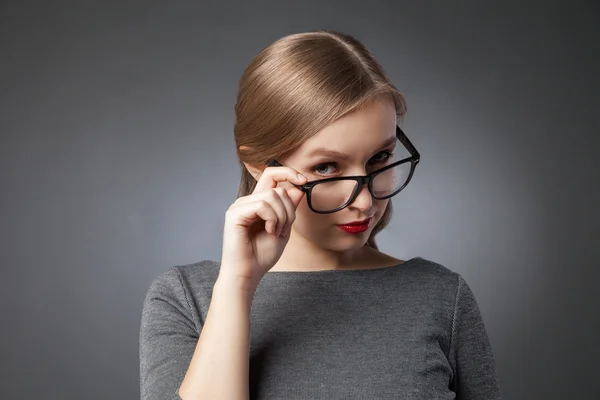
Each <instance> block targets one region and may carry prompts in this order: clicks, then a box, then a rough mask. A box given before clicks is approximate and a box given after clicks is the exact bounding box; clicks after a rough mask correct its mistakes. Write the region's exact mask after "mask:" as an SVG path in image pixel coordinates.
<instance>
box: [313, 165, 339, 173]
mask: <svg viewBox="0 0 600 400" xmlns="http://www.w3.org/2000/svg"><path fill="white" fill-rule="evenodd" d="M330 167H332V168H334V169H333V170H330V169H329V168H330ZM335 167H336V164H335V163H333V162H329V163H322V164H319V165H315V166H314V167H313V168H311V171H313V172H315V173H317V174H318V175H329V174H332V173H334V172H336V170H337V168H335Z"/></svg>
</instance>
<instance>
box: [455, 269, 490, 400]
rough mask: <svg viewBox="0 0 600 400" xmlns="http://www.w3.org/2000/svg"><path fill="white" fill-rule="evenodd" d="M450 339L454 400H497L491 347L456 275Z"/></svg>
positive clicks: (476, 310)
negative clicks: (456, 282)
mask: <svg viewBox="0 0 600 400" xmlns="http://www.w3.org/2000/svg"><path fill="white" fill-rule="evenodd" d="M451 337H452V339H451V346H450V363H451V365H452V367H453V369H454V379H453V381H452V383H451V388H452V389H453V390H454V391H455V392H456V398H457V400H499V399H500V388H499V383H498V377H497V373H496V367H495V362H494V356H493V353H492V348H491V344H490V341H489V338H488V335H487V332H486V329H485V326H484V323H483V319H482V317H481V313H480V310H479V307H478V305H477V301H476V300H475V296H474V295H473V292H472V291H471V289H470V287H469V285H468V284H467V283H466V282H465V281H464V279H463V278H462V276H460V275H458V287H457V292H456V299H455V306H454V316H453V322H452V336H451Z"/></svg>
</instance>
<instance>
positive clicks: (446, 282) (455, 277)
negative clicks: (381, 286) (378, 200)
mask: <svg viewBox="0 0 600 400" xmlns="http://www.w3.org/2000/svg"><path fill="white" fill-rule="evenodd" d="M400 268H401V269H403V270H404V272H405V273H408V274H409V275H410V276H411V277H412V278H414V279H417V280H418V281H419V282H426V283H428V284H435V285H441V286H446V287H447V286H450V287H454V288H456V287H457V286H458V284H459V281H460V280H461V279H462V278H461V276H460V274H459V273H458V272H455V271H453V270H452V269H450V268H449V267H447V266H445V265H442V264H440V263H438V262H435V261H433V260H429V259H426V258H423V257H414V258H411V259H410V260H407V261H405V262H404V263H403V264H400Z"/></svg>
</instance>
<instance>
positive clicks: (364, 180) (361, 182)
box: [265, 125, 421, 214]
mask: <svg viewBox="0 0 600 400" xmlns="http://www.w3.org/2000/svg"><path fill="white" fill-rule="evenodd" d="M396 138H397V139H398V140H399V141H400V143H402V144H403V145H404V147H405V148H406V149H407V150H408V152H409V153H410V154H411V156H410V157H407V158H404V159H402V160H400V161H396V162H394V163H392V164H390V165H386V166H385V167H383V168H379V169H378V170H375V171H373V172H371V173H369V174H367V175H355V176H336V177H333V178H324V179H317V180H314V181H309V182H306V183H305V184H303V185H296V184H292V185H294V186H295V187H296V188H298V189H300V190H301V191H303V192H304V193H306V200H307V203H308V207H309V208H310V209H311V211H313V212H315V213H317V214H331V213H334V212H337V211H340V210H343V209H344V208H346V207H348V206H349V205H350V204H352V202H354V200H356V198H357V197H358V194H359V193H360V192H361V190H362V188H363V186H365V185H367V186H368V188H369V193H370V194H371V196H373V198H374V199H376V200H385V199H389V198H391V197H394V196H395V195H397V194H398V193H400V192H401V191H402V190H403V189H404V188H405V187H406V186H407V185H408V183H409V182H410V181H411V179H412V177H413V174H414V172H415V167H416V166H417V164H418V163H419V161H421V154H420V153H419V152H418V151H417V149H416V148H415V146H413V144H412V143H411V142H410V140H408V137H406V134H405V133H404V131H402V129H400V127H399V126H398V125H396ZM407 162H410V163H411V167H410V173H409V174H408V179H407V180H406V182H405V183H404V185H402V187H401V188H400V189H398V190H396V191H395V192H394V193H392V194H389V195H387V196H383V197H377V196H376V195H375V194H374V193H373V179H375V177H376V176H377V175H379V174H381V173H382V172H385V171H387V170H388V169H391V168H394V167H397V166H398V165H400V164H404V163H407ZM265 164H266V165H267V166H269V167H282V166H283V165H282V164H281V163H279V161H277V160H269V161H267V162H266V163H265ZM342 180H349V181H356V182H357V185H356V188H355V189H354V192H353V193H352V195H351V196H350V199H349V200H348V201H347V202H346V203H344V204H343V205H342V206H340V207H338V208H336V209H334V210H331V211H318V210H315V209H314V208H313V206H312V202H311V192H312V190H313V188H314V187H315V186H316V185H318V184H319V183H326V182H333V181H342Z"/></svg>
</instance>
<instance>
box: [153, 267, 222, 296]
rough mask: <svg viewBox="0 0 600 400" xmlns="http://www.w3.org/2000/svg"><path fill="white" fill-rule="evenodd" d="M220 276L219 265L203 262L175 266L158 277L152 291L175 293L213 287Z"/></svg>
mask: <svg viewBox="0 0 600 400" xmlns="http://www.w3.org/2000/svg"><path fill="white" fill-rule="evenodd" d="M218 274H219V263H218V262H216V261H211V260H203V261H199V262H196V263H192V264H182V265H173V266H171V267H169V268H168V269H167V270H165V271H163V272H162V273H160V274H159V275H157V276H156V277H155V278H154V279H153V281H152V283H151V284H150V290H151V291H153V290H154V291H165V290H167V291H173V290H176V289H177V288H180V287H184V288H186V287H187V288H193V289H195V288H203V287H212V286H213V285H214V282H215V281H216V279H217V276H218Z"/></svg>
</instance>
